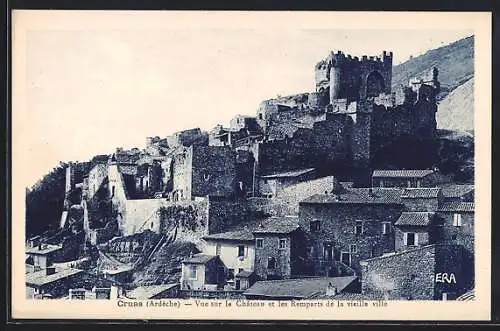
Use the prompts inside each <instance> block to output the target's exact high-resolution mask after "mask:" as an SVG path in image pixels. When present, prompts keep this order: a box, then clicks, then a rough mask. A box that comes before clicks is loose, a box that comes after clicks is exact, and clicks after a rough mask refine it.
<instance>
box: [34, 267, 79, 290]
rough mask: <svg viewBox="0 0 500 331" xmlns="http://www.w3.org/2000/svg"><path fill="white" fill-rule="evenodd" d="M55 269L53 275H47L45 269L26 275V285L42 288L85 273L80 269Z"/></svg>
mask: <svg viewBox="0 0 500 331" xmlns="http://www.w3.org/2000/svg"><path fill="white" fill-rule="evenodd" d="M55 269H56V270H55V271H56V272H55V273H53V274H52V275H47V272H46V270H45V269H43V270H40V271H36V272H32V273H29V274H26V285H30V286H42V285H46V284H50V283H53V282H55V281H58V280H61V279H64V278H68V277H70V276H73V275H77V274H80V273H83V270H80V269H73V268H69V269H62V268H55Z"/></svg>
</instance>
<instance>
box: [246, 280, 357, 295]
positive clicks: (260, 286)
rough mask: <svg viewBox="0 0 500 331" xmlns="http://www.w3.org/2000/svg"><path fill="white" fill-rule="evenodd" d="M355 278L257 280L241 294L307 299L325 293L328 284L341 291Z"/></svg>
mask: <svg viewBox="0 0 500 331" xmlns="http://www.w3.org/2000/svg"><path fill="white" fill-rule="evenodd" d="M356 278H357V277H356V276H347V277H322V278H298V279H286V280H268V281H258V282H256V283H255V284H254V285H253V286H252V287H250V288H249V289H247V290H246V291H245V292H244V293H243V294H244V295H254V296H266V297H280V298H287V297H288V298H303V299H307V298H312V297H315V296H317V295H321V294H325V293H326V289H327V287H328V284H332V285H333V286H335V288H336V289H337V291H338V292H341V291H342V290H344V289H345V288H346V287H347V286H348V285H349V284H351V283H352V282H353V281H354V280H355V279H356Z"/></svg>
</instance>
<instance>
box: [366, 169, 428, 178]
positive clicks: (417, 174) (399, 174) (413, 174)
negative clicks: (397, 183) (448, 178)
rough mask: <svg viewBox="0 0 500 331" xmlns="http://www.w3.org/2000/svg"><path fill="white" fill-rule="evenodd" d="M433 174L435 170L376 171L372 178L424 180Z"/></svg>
mask: <svg viewBox="0 0 500 331" xmlns="http://www.w3.org/2000/svg"><path fill="white" fill-rule="evenodd" d="M433 172H434V171H433V170H374V171H373V176H372V177H376V178H378V177H391V178H422V177H425V176H427V175H430V174H432V173H433Z"/></svg>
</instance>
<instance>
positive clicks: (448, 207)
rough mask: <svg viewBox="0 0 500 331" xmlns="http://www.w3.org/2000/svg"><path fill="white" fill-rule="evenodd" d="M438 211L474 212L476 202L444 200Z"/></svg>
mask: <svg viewBox="0 0 500 331" xmlns="http://www.w3.org/2000/svg"><path fill="white" fill-rule="evenodd" d="M438 211H443V212H446V211H452V212H453V211H462V212H471V213H473V212H474V202H443V203H442V204H441V206H440V207H439V209H438Z"/></svg>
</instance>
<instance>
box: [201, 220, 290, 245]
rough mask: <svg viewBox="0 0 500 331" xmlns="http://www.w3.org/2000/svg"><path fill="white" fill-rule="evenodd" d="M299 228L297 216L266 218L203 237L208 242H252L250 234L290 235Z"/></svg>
mask: <svg viewBox="0 0 500 331" xmlns="http://www.w3.org/2000/svg"><path fill="white" fill-rule="evenodd" d="M298 227H299V223H298V217H297V216H281V217H268V218H264V219H257V220H252V221H250V222H244V223H240V224H237V225H234V226H231V227H229V228H228V229H227V231H225V232H221V233H213V234H209V235H206V236H204V237H203V238H204V239H208V240H242V241H249V240H253V238H254V236H253V234H252V233H282V234H285V233H290V232H292V231H295V230H296V229H297V228H298Z"/></svg>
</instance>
